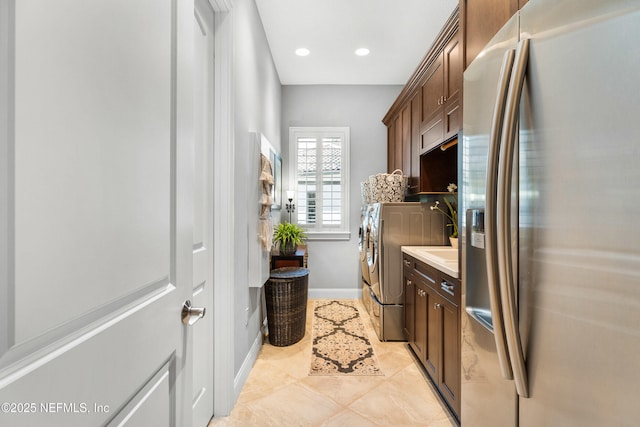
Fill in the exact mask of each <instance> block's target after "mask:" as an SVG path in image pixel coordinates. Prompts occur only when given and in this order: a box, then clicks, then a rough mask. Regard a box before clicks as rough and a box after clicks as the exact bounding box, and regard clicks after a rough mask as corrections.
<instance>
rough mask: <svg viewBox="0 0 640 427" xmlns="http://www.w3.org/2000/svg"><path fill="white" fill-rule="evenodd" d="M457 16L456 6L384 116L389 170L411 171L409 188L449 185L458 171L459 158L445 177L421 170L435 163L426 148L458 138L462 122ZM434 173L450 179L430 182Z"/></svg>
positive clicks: (425, 189)
mask: <svg viewBox="0 0 640 427" xmlns="http://www.w3.org/2000/svg"><path fill="white" fill-rule="evenodd" d="M458 18H459V17H458V8H456V9H455V10H454V11H453V13H452V15H451V16H450V17H449V20H448V21H447V22H446V23H445V25H444V27H443V28H442V30H441V31H440V34H438V36H437V37H436V40H435V41H434V43H433V45H432V46H431V48H430V49H429V51H428V52H427V54H426V55H425V57H424V58H423V60H422V62H421V63H420V64H419V65H418V67H417V68H416V71H415V72H414V73H413V75H412V76H411V77H410V79H409V81H408V82H407V84H406V85H405V87H404V88H403V90H402V92H400V95H399V96H398V98H397V99H396V100H395V102H394V103H393V105H392V106H391V108H390V109H389V111H388V112H387V114H386V115H385V117H384V118H383V120H382V121H383V123H384V124H385V125H386V126H387V144H388V145H387V171H388V172H392V171H394V170H395V169H401V170H402V171H403V173H404V174H405V175H407V176H408V177H409V189H408V193H409V194H416V193H419V192H442V191H446V185H447V184H448V183H449V182H453V181H451V180H450V178H449V175H451V174H453V176H457V174H456V170H457V163H455V164H454V165H453V172H449V173H447V178H442V179H439V178H437V177H434V176H432V177H429V178H427V179H426V180H425V179H423V171H424V170H431V169H433V168H431V167H430V166H431V163H432V158H431V157H429V156H427V157H425V156H423V154H424V153H427V152H428V151H430V150H433V149H434V148H436V147H437V146H439V145H441V144H442V143H443V142H445V141H448V140H450V139H453V138H455V137H456V136H457V134H458V132H459V130H460V128H461V126H462V106H461V105H462V104H461V100H462V70H463V65H464V63H463V60H464V58H463V47H462V35H461V33H460V32H459V31H458V29H459V19H458ZM446 166H447V168H450V167H451V164H450V162H449V163H447V165H446ZM437 167H438V166H437V165H436V166H435V168H437ZM425 168H426V169H425ZM432 175H433V174H432ZM434 179H435V181H437V182H438V183H440V182H441V181H442V182H444V181H447V184H445V185H444V187H443V186H440V185H438V187H437V188H435V187H434V188H431V187H430V186H429V185H430V184H431V183H432V182H434ZM454 181H455V180H454Z"/></svg>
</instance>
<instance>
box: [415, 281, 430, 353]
mask: <svg viewBox="0 0 640 427" xmlns="http://www.w3.org/2000/svg"><path fill="white" fill-rule="evenodd" d="M414 334H415V340H414V342H413V349H414V350H415V352H416V354H417V355H418V358H419V359H420V361H422V363H423V364H424V360H425V357H424V355H425V350H426V348H427V293H426V292H425V286H424V285H422V284H421V283H420V282H415V317H414Z"/></svg>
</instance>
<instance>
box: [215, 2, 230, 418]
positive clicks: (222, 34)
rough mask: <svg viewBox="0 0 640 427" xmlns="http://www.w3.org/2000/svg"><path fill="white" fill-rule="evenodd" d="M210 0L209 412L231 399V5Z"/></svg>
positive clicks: (226, 409) (224, 408) (226, 408)
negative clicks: (211, 330) (212, 30)
mask: <svg viewBox="0 0 640 427" xmlns="http://www.w3.org/2000/svg"><path fill="white" fill-rule="evenodd" d="M234 2H235V0H209V3H210V4H211V6H212V7H213V11H214V15H215V18H214V19H215V22H214V25H215V29H216V30H215V31H216V32H215V40H214V43H215V48H214V50H215V61H214V107H213V108H214V117H215V119H214V142H213V144H214V147H213V168H214V171H215V173H214V182H213V235H214V240H213V324H214V333H213V356H214V362H213V376H214V383H213V387H214V392H213V413H214V415H215V416H226V415H229V414H230V413H231V409H233V405H234V404H235V392H234V373H235V368H234V361H233V360H234V345H233V342H234V341H233V319H234V312H233V306H234V298H233V283H234V280H233V265H234V256H233V253H234V245H233V241H234V240H233V229H234V227H233V218H234V198H233V191H234V182H233V176H234V166H233V165H234V161H233V152H234V130H233V129H234V126H233V102H232V99H233V98H232V95H233V79H232V76H233V11H232V9H233V6H234Z"/></svg>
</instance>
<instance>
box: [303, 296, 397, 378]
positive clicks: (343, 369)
mask: <svg viewBox="0 0 640 427" xmlns="http://www.w3.org/2000/svg"><path fill="white" fill-rule="evenodd" d="M309 375H384V373H383V372H382V371H381V370H380V367H379V366H378V360H377V359H376V356H375V354H374V352H373V347H372V346H371V342H370V341H369V338H368V337H367V334H366V332H365V329H364V325H363V324H362V319H361V318H360V313H359V312H358V309H357V308H356V303H355V302H352V301H328V300H325V301H314V308H313V347H312V349H311V370H310V371H309Z"/></svg>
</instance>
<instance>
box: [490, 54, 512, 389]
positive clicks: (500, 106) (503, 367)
mask: <svg viewBox="0 0 640 427" xmlns="http://www.w3.org/2000/svg"><path fill="white" fill-rule="evenodd" d="M514 56H515V53H514V50H513V49H509V50H507V51H506V52H505V53H504V57H503V59H502V67H501V69H500V77H499V80H498V88H497V97H496V103H495V106H494V109H493V118H492V121H491V133H490V134H489V157H488V161H487V181H486V192H485V194H486V206H485V214H484V215H485V216H484V217H485V252H486V258H485V259H486V264H487V282H488V284H489V302H490V306H491V321H492V326H493V336H494V338H495V341H496V351H497V354H498V361H499V363H500V371H501V373H502V376H503V377H504V378H505V379H508V380H511V379H513V373H512V371H511V364H510V362H509V355H508V353H507V344H506V338H505V331H504V320H503V317H502V307H501V303H500V290H499V286H498V280H499V275H498V264H497V262H498V252H497V246H496V240H497V229H496V228H497V226H496V224H497V223H496V196H497V192H498V184H497V174H498V156H499V154H500V138H501V136H502V120H503V117H504V109H505V103H506V99H507V89H508V85H509V80H510V78H511V70H512V68H513V60H514Z"/></svg>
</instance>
